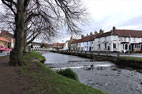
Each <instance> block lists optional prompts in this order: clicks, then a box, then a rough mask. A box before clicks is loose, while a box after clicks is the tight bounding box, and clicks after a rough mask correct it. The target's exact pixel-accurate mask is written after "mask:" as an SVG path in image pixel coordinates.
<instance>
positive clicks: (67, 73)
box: [57, 69, 78, 81]
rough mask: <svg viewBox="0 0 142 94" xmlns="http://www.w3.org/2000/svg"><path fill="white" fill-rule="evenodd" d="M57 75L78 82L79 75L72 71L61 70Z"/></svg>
mask: <svg viewBox="0 0 142 94" xmlns="http://www.w3.org/2000/svg"><path fill="white" fill-rule="evenodd" d="M57 73H58V74H60V75H62V76H65V77H67V78H70V79H73V80H77V81H78V77H77V74H76V73H75V72H73V71H72V70H71V69H65V70H59V71H57Z"/></svg>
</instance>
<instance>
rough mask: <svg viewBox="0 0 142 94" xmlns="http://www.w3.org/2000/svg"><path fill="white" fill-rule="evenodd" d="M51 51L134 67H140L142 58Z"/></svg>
mask: <svg viewBox="0 0 142 94" xmlns="http://www.w3.org/2000/svg"><path fill="white" fill-rule="evenodd" d="M52 52H54V53H60V54H66V55H74V56H79V57H83V58H89V59H94V60H96V61H110V62H112V63H115V64H116V65H118V66H120V67H131V68H135V69H141V68H142V58H141V57H130V56H121V57H120V55H119V54H117V56H109V55H107V54H106V55H99V54H93V53H77V52H67V51H52ZM140 71H141V70H140Z"/></svg>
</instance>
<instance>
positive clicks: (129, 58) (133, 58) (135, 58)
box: [121, 56, 142, 61]
mask: <svg viewBox="0 0 142 94" xmlns="http://www.w3.org/2000/svg"><path fill="white" fill-rule="evenodd" d="M121 58H122V59H125V60H133V61H142V58H141V57H130V56H124V57H121Z"/></svg>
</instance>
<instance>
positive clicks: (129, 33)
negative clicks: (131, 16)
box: [96, 29, 142, 38]
mask: <svg viewBox="0 0 142 94" xmlns="http://www.w3.org/2000/svg"><path fill="white" fill-rule="evenodd" d="M110 35H118V36H119V37H136V38H139V37H141V38H142V31H140V30H125V29H115V30H114V31H113V30H111V31H109V32H105V33H103V34H101V35H99V36H97V37H96V38H100V37H106V36H110Z"/></svg>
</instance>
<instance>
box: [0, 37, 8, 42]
mask: <svg viewBox="0 0 142 94" xmlns="http://www.w3.org/2000/svg"><path fill="white" fill-rule="evenodd" d="M0 41H4V42H9V41H8V40H7V39H5V38H3V37H0Z"/></svg>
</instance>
